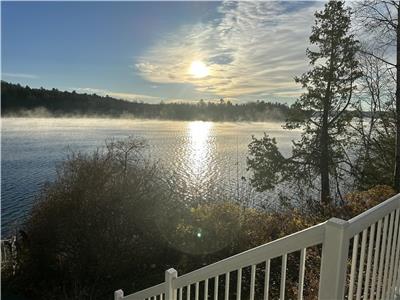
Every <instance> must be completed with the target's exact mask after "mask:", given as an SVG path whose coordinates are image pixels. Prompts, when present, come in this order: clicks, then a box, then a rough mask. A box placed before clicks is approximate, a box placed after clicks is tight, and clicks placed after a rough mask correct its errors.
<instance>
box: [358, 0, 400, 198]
mask: <svg viewBox="0 0 400 300" xmlns="http://www.w3.org/2000/svg"><path fill="white" fill-rule="evenodd" d="M357 6H358V7H357V9H356V11H357V19H358V20H359V22H360V24H361V25H362V27H363V28H365V29H366V30H365V32H366V37H367V39H368V47H365V49H364V50H363V52H364V53H365V54H367V55H370V56H372V57H374V58H376V59H378V60H380V61H381V62H383V63H384V64H385V65H386V66H387V68H388V69H389V70H390V71H392V70H394V72H393V80H394V81H395V82H396V94H395V128H396V143H395V164H394V174H393V187H394V188H395V190H396V191H397V192H400V43H399V40H400V27H399V26H398V24H399V23H398V20H399V17H400V5H399V2H398V1H392V0H364V1H363V2H361V3H359V4H358V5H357Z"/></svg>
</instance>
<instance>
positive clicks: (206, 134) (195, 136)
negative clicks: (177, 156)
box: [187, 121, 214, 176]
mask: <svg viewBox="0 0 400 300" xmlns="http://www.w3.org/2000/svg"><path fill="white" fill-rule="evenodd" d="M212 126H213V124H212V123H211V122H201V121H196V122H190V123H189V124H188V136H189V145H188V146H187V151H188V164H187V165H188V166H189V167H190V168H191V169H192V174H193V175H194V176H202V175H203V174H204V173H205V172H207V167H208V162H209V159H210V154H211V153H212V151H213V149H211V148H212V147H213V146H214V145H213V141H212V139H211V137H210V131H211V128H212Z"/></svg>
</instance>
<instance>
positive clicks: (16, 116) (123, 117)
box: [1, 113, 285, 123]
mask: <svg viewBox="0 0 400 300" xmlns="http://www.w3.org/2000/svg"><path fill="white" fill-rule="evenodd" d="M1 118H2V119H110V120H132V121H134V120H137V121H168V122H214V123H284V122H285V120H277V119H271V120H207V119H190V120H189V119H168V118H143V117H140V116H130V115H121V116H110V115H79V114H76V115H73V114H70V115H36V114H34V113H32V114H13V113H6V114H1Z"/></svg>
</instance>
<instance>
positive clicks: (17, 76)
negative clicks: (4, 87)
mask: <svg viewBox="0 0 400 300" xmlns="http://www.w3.org/2000/svg"><path fill="white" fill-rule="evenodd" d="M1 76H2V77H13V78H25V79H37V78H39V77H38V76H37V75H33V74H25V73H1Z"/></svg>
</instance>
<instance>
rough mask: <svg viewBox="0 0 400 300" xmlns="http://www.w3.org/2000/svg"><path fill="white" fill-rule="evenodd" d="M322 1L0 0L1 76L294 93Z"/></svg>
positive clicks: (110, 87)
mask: <svg viewBox="0 0 400 300" xmlns="http://www.w3.org/2000/svg"><path fill="white" fill-rule="evenodd" d="M323 4H324V2H321V1H317V2H313V1H304V2H302V1H265V2H228V1H214V2H205V1H201V2H185V1H180V2H4V1H2V2H1V59H2V66H1V74H2V80H6V81H9V82H13V83H20V84H22V85H29V86H31V87H44V88H57V89H60V90H69V91H72V90H75V91H77V92H81V93H96V94H98V95H106V94H107V95H109V96H112V97H116V98H121V99H126V100H130V101H133V100H135V101H143V102H148V103H158V102H160V101H164V102H170V101H199V100H200V99H204V100H216V99H220V98H224V99H226V100H231V101H233V102H249V101H256V100H264V101H278V102H287V103H290V102H292V101H293V100H294V99H295V98H296V97H297V96H298V95H299V94H300V93H301V89H300V87H299V86H298V85H297V84H296V83H295V82H294V79H293V78H294V77H295V76H299V75H301V74H302V73H303V72H304V71H306V70H307V69H308V68H309V66H308V60H307V59H306V56H305V53H306V52H305V51H306V48H307V46H308V36H309V35H310V32H311V27H312V24H313V22H314V17H313V14H314V12H315V11H316V10H320V9H321V8H322V7H323ZM194 62H195V63H194ZM193 64H194V66H195V67H193ZM196 66H197V68H196ZM199 68H200V69H199Z"/></svg>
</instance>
